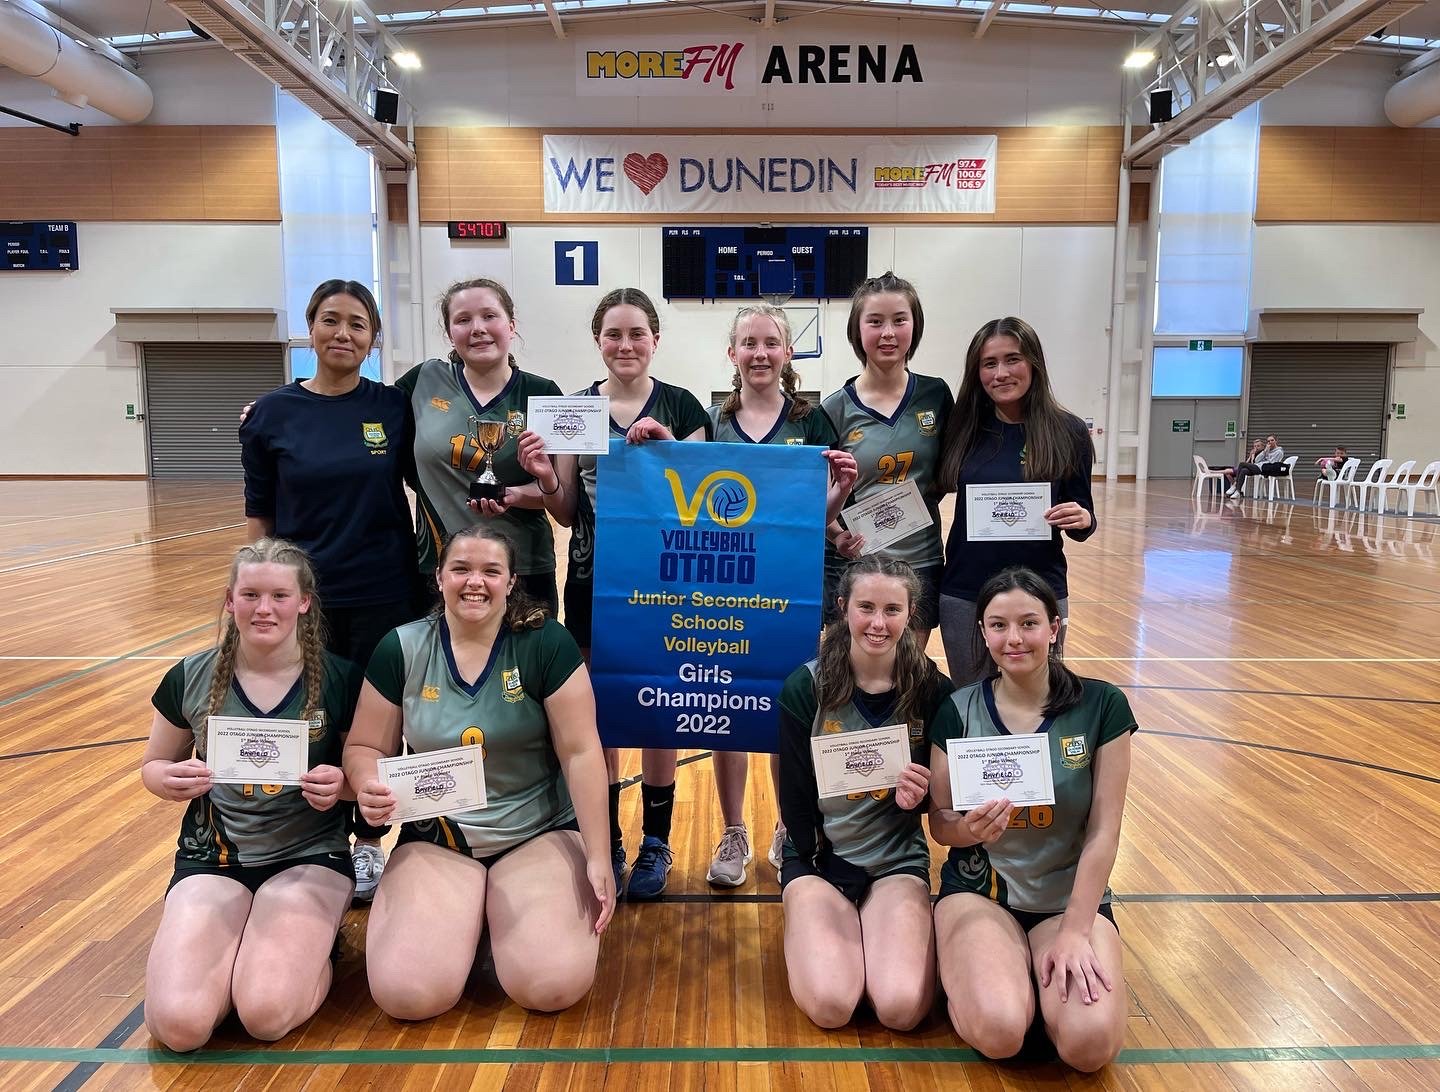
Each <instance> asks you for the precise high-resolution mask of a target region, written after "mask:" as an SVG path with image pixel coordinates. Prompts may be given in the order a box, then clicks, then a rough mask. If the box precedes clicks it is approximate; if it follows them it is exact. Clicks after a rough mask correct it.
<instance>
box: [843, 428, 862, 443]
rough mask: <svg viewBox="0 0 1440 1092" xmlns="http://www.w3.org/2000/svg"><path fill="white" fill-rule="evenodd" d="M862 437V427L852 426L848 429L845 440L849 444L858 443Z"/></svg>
mask: <svg viewBox="0 0 1440 1092" xmlns="http://www.w3.org/2000/svg"><path fill="white" fill-rule="evenodd" d="M863 439H865V430H864V429H863V428H852V429H851V430H850V435H849V436H847V437H845V442H846V443H849V444H858V443H859V442H860V441H861V440H863Z"/></svg>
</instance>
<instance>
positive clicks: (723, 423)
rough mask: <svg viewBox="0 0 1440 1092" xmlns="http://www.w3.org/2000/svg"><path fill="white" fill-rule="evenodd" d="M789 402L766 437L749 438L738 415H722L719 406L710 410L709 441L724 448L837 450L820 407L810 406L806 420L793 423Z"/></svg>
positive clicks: (832, 433) (790, 403) (830, 429)
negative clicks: (780, 446) (790, 446)
mask: <svg viewBox="0 0 1440 1092" xmlns="http://www.w3.org/2000/svg"><path fill="white" fill-rule="evenodd" d="M793 404H794V403H792V402H791V401H790V400H789V399H788V398H787V399H786V400H785V408H784V409H782V410H781V411H780V416H779V417H777V418H776V419H775V424H774V425H772V426H771V428H770V431H769V432H767V433H765V435H763V436H750V435H748V434H747V433H746V432H745V430H744V429H743V428H741V427H740V422H739V421H737V420H736V418H735V415H733V414H730V415H722V414H721V413H720V407H719V406H711V407H710V439H712V440H714V441H716V442H717V443H722V444H806V445H809V446H811V447H834V446H835V427H834V426H833V425H831V424H830V418H828V417H826V416H825V412H824V411H823V410H822V409H821V408H820V407H819V406H811V407H810V412H809V413H807V414H805V416H803V417H799V418H795V419H792V418H791V417H790V407H791V406H792V405H793Z"/></svg>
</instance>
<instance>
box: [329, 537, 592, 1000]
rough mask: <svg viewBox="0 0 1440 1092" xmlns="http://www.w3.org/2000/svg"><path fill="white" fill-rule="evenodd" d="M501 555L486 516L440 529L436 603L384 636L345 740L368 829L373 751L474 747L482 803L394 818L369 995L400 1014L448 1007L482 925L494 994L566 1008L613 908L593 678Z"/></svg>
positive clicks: (586, 975) (377, 810)
mask: <svg viewBox="0 0 1440 1092" xmlns="http://www.w3.org/2000/svg"><path fill="white" fill-rule="evenodd" d="M514 564H515V550H514V547H513V546H512V545H511V544H510V542H509V540H508V539H507V538H506V537H505V536H504V535H503V534H501V533H500V532H498V531H496V530H495V529H494V528H492V527H488V526H483V525H482V526H478V527H467V528H466V529H465V530H463V531H459V532H457V533H456V534H455V535H454V536H452V537H451V539H450V540H449V541H448V542H447V543H446V544H445V547H444V548H443V549H442V550H441V553H440V557H439V567H438V569H437V573H436V579H437V580H438V582H439V593H440V598H441V606H440V607H439V608H438V609H437V611H436V612H435V613H434V614H433V615H431V616H430V617H429V618H425V619H422V620H420V621H418V622H412V623H411V624H409V625H406V626H401V627H400V628H399V629H397V630H392V631H391V632H390V633H388V634H386V635H385V637H384V639H383V640H381V642H380V646H379V648H377V649H376V650H375V655H374V657H372V658H371V660H370V667H369V670H368V671H367V672H366V682H365V686H364V688H363V690H362V692H361V697H360V707H359V710H358V711H357V713H356V718H355V730H354V732H352V733H351V736H350V739H349V740H348V741H347V744H346V747H345V768H346V770H347V775H348V776H349V777H350V779H351V783H352V784H354V785H355V786H356V788H357V790H358V791H357V794H356V796H357V799H358V800H359V803H360V809H361V811H362V812H363V813H364V814H365V816H366V818H367V819H369V820H370V821H371V822H372V823H383V822H388V821H389V820H390V818H391V814H392V813H393V811H394V808H395V796H394V794H393V793H392V792H391V790H390V789H389V788H388V787H387V786H386V785H384V784H382V783H381V781H380V780H379V776H378V772H377V764H378V760H379V759H381V758H383V757H389V756H393V755H398V754H400V753H401V752H402V749H404V748H408V749H409V750H410V751H411V752H412V753H423V752H425V751H434V750H439V749H441V748H446V747H459V746H471V747H480V748H481V749H482V752H483V758H484V776H485V796H486V804H485V807H484V808H482V809H478V810H473V811H465V812H460V813H457V814H452V815H446V816H442V817H441V818H438V819H427V820H423V821H420V822H412V823H406V824H404V826H403V827H402V828H401V831H400V844H399V845H398V846H397V847H396V848H395V852H394V853H393V854H392V855H391V858H390V865H389V867H388V868H387V869H386V871H385V878H384V880H382V881H381V884H380V890H379V891H378V892H377V893H376V896H375V905H374V907H373V908H372V909H371V911H370V920H369V923H368V926H367V931H366V934H365V964H366V972H367V974H368V976H369V980H370V992H371V994H372V995H373V996H374V998H375V1001H376V1003H377V1004H378V1005H379V1006H380V1007H381V1008H382V1009H383V1010H384V1011H385V1012H387V1013H389V1014H390V1015H391V1016H393V1017H395V1018H396V1019H399V1020H424V1019H428V1018H429V1017H432V1016H437V1015H439V1014H440V1013H442V1012H446V1011H448V1010H449V1009H451V1008H453V1007H454V1005H455V1003H456V1002H457V1001H459V999H460V994H461V992H462V991H463V990H464V987H465V982H466V979H467V978H469V975H470V969H471V967H472V965H473V964H474V961H475V955H476V951H477V949H478V946H479V943H480V936H481V933H482V932H483V931H484V930H486V929H488V930H489V932H490V942H491V950H492V953H493V956H494V961H495V973H496V976H497V977H498V978H499V980H500V985H501V986H502V987H503V988H504V990H505V992H506V994H508V995H509V996H510V997H511V998H513V999H514V1000H515V1001H516V1002H517V1003H519V1004H520V1005H522V1006H524V1007H525V1008H528V1009H538V1010H540V1011H544V1012H553V1011H555V1010H558V1009H563V1008H567V1007H569V1006H570V1005H572V1004H574V1003H575V1002H576V1001H578V1000H579V999H580V998H581V997H583V996H584V995H585V993H586V992H587V991H588V990H589V989H590V985H591V983H592V982H593V981H594V980H595V961H596V958H597V956H598V954H599V950H600V933H601V932H602V931H603V930H604V928H605V925H606V923H607V922H608V921H609V919H610V914H611V912H612V910H613V909H614V905H615V898H614V895H615V892H614V888H613V886H612V881H611V876H610V861H609V845H608V843H607V841H606V838H605V780H604V777H605V774H604V763H603V761H602V759H601V757H600V738H599V736H598V735H597V734H596V731H595V697H594V694H593V693H592V692H591V689H590V677H589V675H588V674H587V673H586V671H585V666H584V664H583V663H582V662H581V659H580V650H579V649H578V648H576V646H575V642H574V641H573V640H572V639H571V637H570V635H569V634H568V633H566V632H565V630H564V629H563V628H562V627H561V625H560V624H559V623H558V622H556V621H555V620H554V619H553V618H547V617H546V616H545V614H544V612H543V611H542V610H541V609H540V608H539V607H538V606H536V604H535V603H534V602H533V601H532V600H531V599H530V598H529V597H528V596H527V595H526V594H525V593H524V590H523V589H522V588H520V587H519V581H518V578H517V576H516V574H515V570H514ZM572 801H573V803H572Z"/></svg>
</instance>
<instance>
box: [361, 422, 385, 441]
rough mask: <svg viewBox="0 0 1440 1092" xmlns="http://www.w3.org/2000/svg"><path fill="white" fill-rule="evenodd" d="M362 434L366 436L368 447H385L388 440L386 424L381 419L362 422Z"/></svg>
mask: <svg viewBox="0 0 1440 1092" xmlns="http://www.w3.org/2000/svg"><path fill="white" fill-rule="evenodd" d="M360 434H361V435H362V436H363V437H364V438H365V446H366V447H384V446H385V444H386V443H387V442H388V441H387V440H386V439H385V426H384V425H382V424H381V423H380V422H379V421H362V422H360Z"/></svg>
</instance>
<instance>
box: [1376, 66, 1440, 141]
mask: <svg viewBox="0 0 1440 1092" xmlns="http://www.w3.org/2000/svg"><path fill="white" fill-rule="evenodd" d="M1385 116H1386V117H1387V118H1389V119H1390V120H1391V121H1392V122H1394V123H1395V124H1396V125H1403V126H1404V127H1406V128H1407V129H1408V128H1410V127H1411V126H1414V125H1423V124H1424V123H1425V122H1427V121H1429V120H1430V119H1431V118H1433V117H1440V64H1432V65H1429V66H1427V67H1425V68H1422V69H1421V70H1420V71H1419V72H1416V73H1415V74H1414V75H1412V76H1406V77H1405V78H1404V79H1403V80H1401V81H1400V82H1399V83H1397V84H1395V85H1394V86H1393V87H1391V88H1390V90H1389V91H1386V92H1385Z"/></svg>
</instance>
